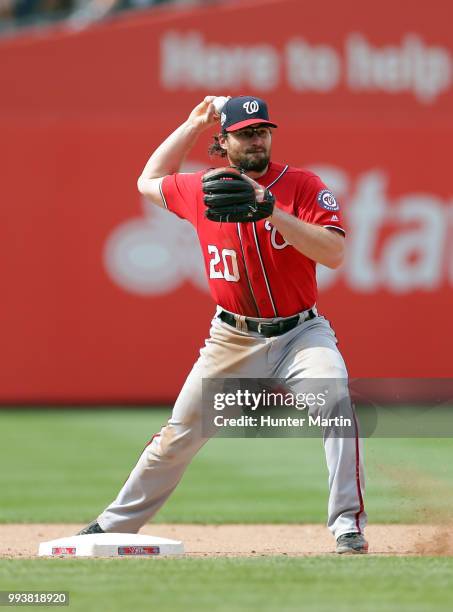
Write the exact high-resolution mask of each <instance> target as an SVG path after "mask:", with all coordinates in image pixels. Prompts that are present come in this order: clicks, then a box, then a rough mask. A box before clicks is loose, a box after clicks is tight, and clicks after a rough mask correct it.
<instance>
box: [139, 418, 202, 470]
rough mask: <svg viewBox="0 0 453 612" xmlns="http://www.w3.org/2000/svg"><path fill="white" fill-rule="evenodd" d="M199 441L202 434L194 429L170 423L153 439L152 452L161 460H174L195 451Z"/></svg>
mask: <svg viewBox="0 0 453 612" xmlns="http://www.w3.org/2000/svg"><path fill="white" fill-rule="evenodd" d="M197 443H200V436H199V435H197V433H196V432H195V431H194V430H192V429H189V428H187V427H182V426H175V425H171V424H168V425H166V427H164V428H163V429H162V431H161V433H160V435H159V436H157V437H156V438H155V440H154V441H153V444H152V445H151V447H150V452H151V453H152V454H153V455H155V456H158V457H159V460H161V461H162V460H164V461H174V460H177V459H178V458H181V459H183V458H185V457H186V456H187V455H188V454H189V455H190V454H191V453H193V452H195V451H196V448H197Z"/></svg>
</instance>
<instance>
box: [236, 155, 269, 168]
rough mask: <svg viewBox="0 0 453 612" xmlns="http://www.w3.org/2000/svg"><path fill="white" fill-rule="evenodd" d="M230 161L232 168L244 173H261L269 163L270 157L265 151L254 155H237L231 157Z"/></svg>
mask: <svg viewBox="0 0 453 612" xmlns="http://www.w3.org/2000/svg"><path fill="white" fill-rule="evenodd" d="M230 161H231V163H232V165H233V166H238V167H239V168H242V170H244V171H245V172H262V171H263V170H265V169H266V168H267V166H268V165H269V162H270V155H269V153H267V152H266V151H259V152H256V153H238V154H237V155H235V156H231V154H230Z"/></svg>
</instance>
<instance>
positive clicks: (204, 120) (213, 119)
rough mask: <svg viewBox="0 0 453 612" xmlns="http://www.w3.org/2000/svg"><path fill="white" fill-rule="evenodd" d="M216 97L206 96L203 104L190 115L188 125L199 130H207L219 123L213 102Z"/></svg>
mask: <svg viewBox="0 0 453 612" xmlns="http://www.w3.org/2000/svg"><path fill="white" fill-rule="evenodd" d="M214 98H215V96H206V97H205V99H204V100H203V102H200V104H198V105H197V106H196V107H195V108H194V109H193V111H192V112H191V113H190V115H189V118H188V120H187V121H188V123H190V124H191V125H192V126H193V127H194V128H197V129H199V130H206V129H208V128H210V127H212V126H213V125H216V124H217V123H218V122H219V116H218V115H217V114H216V111H215V107H214V104H212V101H213V100H214Z"/></svg>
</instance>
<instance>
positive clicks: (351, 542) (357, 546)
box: [336, 533, 368, 555]
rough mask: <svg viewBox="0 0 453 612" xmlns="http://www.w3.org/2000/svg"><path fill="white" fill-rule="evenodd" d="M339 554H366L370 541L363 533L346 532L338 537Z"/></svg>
mask: <svg viewBox="0 0 453 612" xmlns="http://www.w3.org/2000/svg"><path fill="white" fill-rule="evenodd" d="M336 552H337V553H338V554H339V555H343V554H347V555H348V554H349V555H366V553H367V552H368V542H367V541H366V540H365V538H364V537H363V535H362V534H361V533H344V534H343V535H341V536H339V538H338V539H337V550H336Z"/></svg>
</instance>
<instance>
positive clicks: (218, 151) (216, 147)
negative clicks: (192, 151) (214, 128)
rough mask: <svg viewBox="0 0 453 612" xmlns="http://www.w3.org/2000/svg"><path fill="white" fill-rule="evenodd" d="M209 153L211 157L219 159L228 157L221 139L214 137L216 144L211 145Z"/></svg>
mask: <svg viewBox="0 0 453 612" xmlns="http://www.w3.org/2000/svg"><path fill="white" fill-rule="evenodd" d="M208 153H209V156H210V157H214V156H218V157H226V156H227V152H226V151H225V149H222V147H221V146H220V142H219V137H218V136H214V142H213V143H212V144H210V145H209V148H208Z"/></svg>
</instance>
